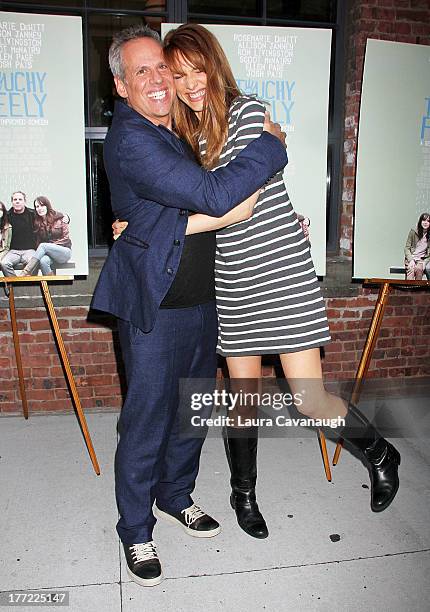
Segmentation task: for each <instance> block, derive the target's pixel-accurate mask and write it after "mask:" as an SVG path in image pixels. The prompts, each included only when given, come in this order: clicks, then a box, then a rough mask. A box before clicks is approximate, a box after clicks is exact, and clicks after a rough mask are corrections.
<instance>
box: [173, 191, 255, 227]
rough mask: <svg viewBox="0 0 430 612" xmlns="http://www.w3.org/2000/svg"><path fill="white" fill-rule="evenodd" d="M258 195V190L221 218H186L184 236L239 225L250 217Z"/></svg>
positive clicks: (200, 216) (199, 216) (202, 216)
mask: <svg viewBox="0 0 430 612" xmlns="http://www.w3.org/2000/svg"><path fill="white" fill-rule="evenodd" d="M259 195H260V190H258V191H256V192H255V193H253V194H252V195H251V196H249V198H247V199H246V200H244V201H243V202H241V203H240V204H238V205H237V206H235V207H234V208H232V210H230V211H229V212H228V213H227V214H225V215H224V216H223V217H210V216H209V215H202V214H195V215H190V216H189V217H188V224H187V229H186V232H185V235H186V236H188V235H190V234H200V233H202V232H211V231H214V230H218V229H221V228H222V227H227V225H232V224H233V223H239V222H240V221H245V220H246V219H249V218H250V217H252V213H253V210H254V206H255V203H256V201H257V199H258V196H259Z"/></svg>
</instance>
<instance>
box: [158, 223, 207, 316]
mask: <svg viewBox="0 0 430 612" xmlns="http://www.w3.org/2000/svg"><path fill="white" fill-rule="evenodd" d="M215 245H216V238H215V232H203V233H200V234H190V235H189V236H185V242H184V248H183V250H182V255H181V261H180V263H179V268H178V271H177V273H176V276H175V278H174V280H173V283H172V284H171V286H170V289H169V291H168V292H167V294H166V295H165V297H164V299H163V301H162V302H161V305H160V308H189V307H190V306H197V305H198V304H205V303H206V302H210V301H212V300H214V299H215V274H214V266H215Z"/></svg>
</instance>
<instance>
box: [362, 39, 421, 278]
mask: <svg viewBox="0 0 430 612" xmlns="http://www.w3.org/2000/svg"><path fill="white" fill-rule="evenodd" d="M429 209H430V49H429V47H427V46H424V45H412V44H408V43H396V42H387V41H382V40H368V41H367V49H366V59H365V65H364V76H363V89H362V95H361V110H360V125H359V141H358V155H357V183H356V196H355V231H354V277H355V278H370V277H372V278H403V277H404V275H403V274H402V275H399V274H390V268H391V267H393V268H394V267H403V263H404V253H403V249H404V246H405V243H406V238H407V236H408V232H409V230H410V229H411V227H416V225H417V221H418V217H419V216H420V214H421V213H422V212H426V211H427V212H429Z"/></svg>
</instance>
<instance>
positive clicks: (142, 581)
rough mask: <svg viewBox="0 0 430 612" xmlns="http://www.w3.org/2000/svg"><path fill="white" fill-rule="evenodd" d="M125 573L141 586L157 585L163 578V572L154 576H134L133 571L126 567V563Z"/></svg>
mask: <svg viewBox="0 0 430 612" xmlns="http://www.w3.org/2000/svg"><path fill="white" fill-rule="evenodd" d="M127 574H128V575H129V577H130V578H131V580H132V581H133V582H135V583H136V584H138V585H140V586H143V587H154V586H157V584H160V582H161V581H162V580H163V574H160V575H159V576H157V577H156V578H140V577H139V576H136V574H133V572H132V571H131V569H130V568H129V567H128V565H127Z"/></svg>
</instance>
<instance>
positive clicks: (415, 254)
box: [405, 213, 430, 280]
mask: <svg viewBox="0 0 430 612" xmlns="http://www.w3.org/2000/svg"><path fill="white" fill-rule="evenodd" d="M429 263H430V214H429V213H423V214H422V215H421V216H420V218H419V219H418V223H417V227H416V229H415V228H412V229H411V230H410V232H409V234H408V237H407V240H406V244H405V268H406V278H407V279H408V280H421V279H422V277H423V272H424V270H425V269H426V267H427V266H428V265H429Z"/></svg>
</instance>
